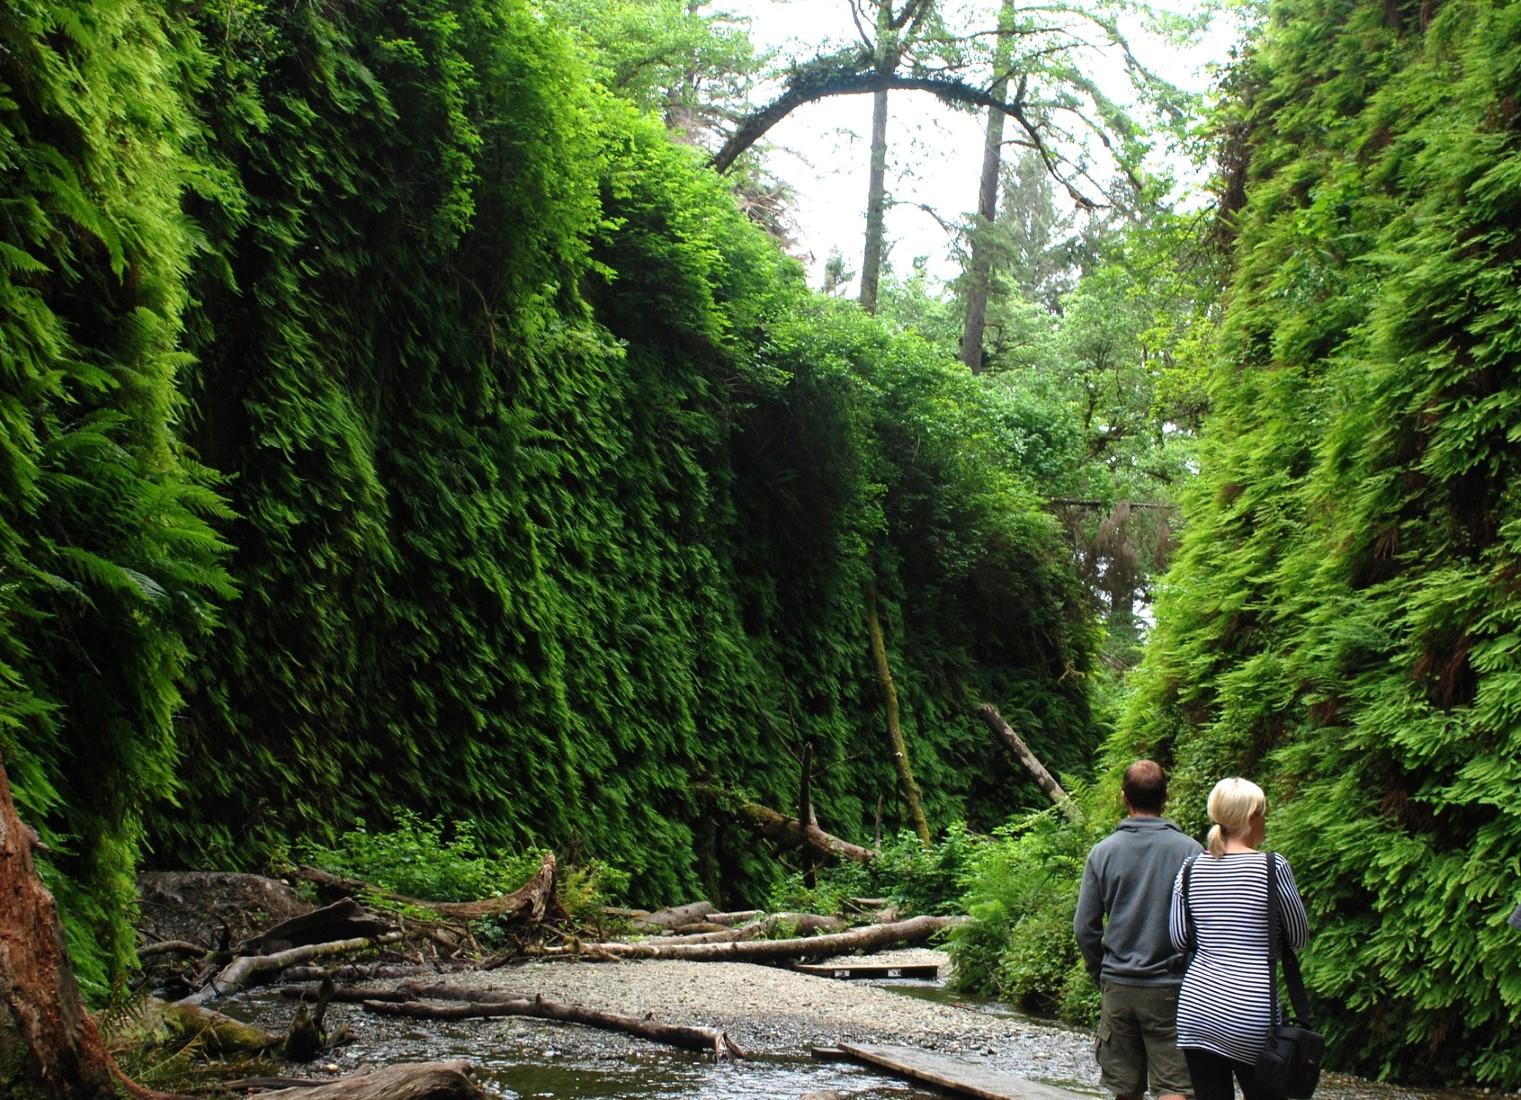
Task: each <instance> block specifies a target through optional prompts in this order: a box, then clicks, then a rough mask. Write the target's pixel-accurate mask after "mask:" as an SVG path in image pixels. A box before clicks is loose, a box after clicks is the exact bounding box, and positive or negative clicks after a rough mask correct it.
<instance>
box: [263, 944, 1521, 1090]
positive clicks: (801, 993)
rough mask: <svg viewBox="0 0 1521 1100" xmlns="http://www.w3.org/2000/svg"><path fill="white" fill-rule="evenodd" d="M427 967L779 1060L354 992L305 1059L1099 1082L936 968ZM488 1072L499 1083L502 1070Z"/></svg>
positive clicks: (272, 1020) (1083, 1086) (804, 1083)
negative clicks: (372, 1008) (365, 1004)
mask: <svg viewBox="0 0 1521 1100" xmlns="http://www.w3.org/2000/svg"><path fill="white" fill-rule="evenodd" d="M871 961H872V962H880V963H883V964H886V965H892V966H904V965H911V964H914V963H923V962H935V963H939V964H941V965H942V967H944V965H945V963H946V956H945V954H944V953H943V952H938V951H933V950H903V951H893V952H883V953H878V954H876V955H873V956H872V957H871ZM942 972H943V971H942ZM439 977H440V979H441V980H443V981H446V982H447V983H448V984H451V985H456V986H463V987H467V988H468V987H476V988H481V989H493V990H505V991H509V992H512V993H516V994H523V995H526V996H532V995H534V994H540V995H542V996H543V997H544V998H545V999H547V1000H554V1001H563V1002H567V1003H572V1004H580V1005H585V1006H587V1007H590V1008H595V1009H600V1010H603V1011H607V1012H614V1013H620V1014H623V1015H629V1016H644V1015H646V1014H652V1015H653V1016H654V1017H655V1018H656V1019H658V1020H659V1021H661V1022H662V1023H670V1024H689V1025H699V1026H706V1027H713V1028H719V1029H721V1030H723V1031H726V1032H727V1033H728V1034H729V1036H730V1038H732V1039H733V1040H734V1041H735V1042H736V1043H738V1044H739V1046H740V1047H741V1048H742V1049H743V1050H744V1051H745V1052H746V1054H747V1055H749V1056H750V1058H749V1059H747V1060H746V1061H745V1062H744V1063H738V1065H741V1066H759V1067H762V1069H761V1070H749V1069H746V1070H743V1071H742V1072H745V1073H755V1072H763V1071H764V1068H765V1067H766V1066H767V1064H768V1062H769V1063H774V1064H775V1065H786V1066H790V1067H792V1068H791V1069H790V1070H789V1071H788V1073H787V1074H785V1075H783V1076H781V1077H773V1078H770V1080H771V1081H772V1084H771V1085H769V1086H768V1085H765V1084H754V1083H752V1084H751V1085H749V1086H747V1087H746V1088H739V1087H736V1086H734V1085H732V1084H722V1083H715V1078H714V1077H712V1076H711V1075H712V1074H714V1073H715V1072H718V1073H719V1074H722V1073H723V1072H726V1071H723V1070H718V1071H715V1070H714V1069H713V1068H712V1067H711V1066H709V1067H708V1068H707V1070H706V1073H707V1074H708V1075H709V1076H702V1072H703V1071H702V1070H700V1069H699V1068H697V1067H699V1066H700V1065H701V1064H702V1063H703V1062H705V1061H706V1062H710V1061H711V1059H704V1058H703V1057H702V1056H700V1055H693V1054H690V1053H688V1052H673V1051H668V1050H663V1049H654V1048H653V1045H652V1044H650V1043H647V1042H644V1041H642V1040H639V1039H634V1038H632V1037H629V1036H625V1035H622V1034H619V1033H615V1032H607V1031H601V1030H597V1029H592V1028H587V1027H579V1026H572V1025H561V1024H554V1023H550V1022H546V1021H539V1020H528V1019H515V1018H508V1019H492V1020H479V1021H468V1022H448V1023H446V1022H442V1021H430V1020H393V1019H381V1018H378V1017H374V1016H370V1015H368V1014H365V1013H363V1012H362V1011H360V1010H358V1009H357V1007H354V1006H344V1005H335V1006H334V1007H333V1010H332V1011H333V1018H332V1019H331V1020H330V1023H333V1024H343V1025H346V1026H347V1027H348V1028H350V1029H351V1030H352V1031H353V1033H354V1037H355V1041H354V1042H353V1043H352V1044H350V1045H347V1046H342V1047H338V1048H336V1049H335V1050H333V1051H332V1052H331V1053H330V1054H329V1055H327V1056H326V1060H325V1061H324V1062H319V1063H318V1064H316V1065H314V1066H313V1067H311V1069H310V1070H309V1071H307V1072H310V1073H312V1075H314V1076H322V1075H324V1073H326V1074H333V1073H347V1072H351V1071H352V1070H353V1069H354V1068H355V1067H356V1066H359V1065H363V1064H376V1063H379V1062H386V1061H402V1060H414V1059H417V1060H421V1059H428V1058H443V1057H464V1058H468V1059H470V1060H471V1061H473V1062H476V1063H477V1064H482V1063H484V1064H485V1065H486V1066H487V1067H488V1068H489V1067H490V1066H491V1064H492V1060H493V1058H495V1059H497V1063H498V1064H499V1065H517V1066H519V1068H521V1066H522V1065H523V1064H524V1063H525V1062H530V1061H531V1062H537V1063H539V1064H544V1065H556V1066H562V1067H574V1068H576V1070H577V1071H578V1072H579V1073H580V1074H581V1077H582V1078H585V1077H587V1076H588V1074H590V1073H591V1072H592V1070H596V1071H597V1072H598V1073H600V1074H602V1075H603V1076H605V1077H607V1080H606V1081H603V1082H602V1083H601V1084H592V1085H588V1084H587V1083H586V1081H585V1080H580V1081H579V1083H577V1084H574V1085H571V1084H561V1085H557V1084H555V1083H554V1081H553V1080H547V1083H546V1080H541V1081H539V1082H538V1083H537V1084H535V1085H534V1086H533V1087H529V1086H525V1085H521V1084H517V1083H513V1084H511V1086H510V1087H505V1088H504V1095H507V1096H525V1097H526V1096H535V1097H580V1096H586V1097H592V1096H608V1097H611V1096H651V1097H657V1096H658V1097H665V1096H690V1097H730V1096H733V1097H750V1096H778V1097H789V1098H795V1097H800V1096H815V1097H820V1098H824V1097H840V1098H844V1097H851V1098H857V1097H861V1098H865V1097H878V1096H899V1097H919V1096H934V1095H944V1094H936V1093H933V1092H928V1093H925V1092H917V1091H914V1090H913V1089H912V1088H908V1087H906V1086H898V1087H895V1088H893V1089H883V1088H882V1087H881V1081H880V1079H878V1084H877V1086H876V1087H875V1089H874V1088H873V1087H869V1086H859V1084H858V1083H854V1082H853V1079H851V1078H848V1077H846V1078H841V1077H840V1074H841V1073H843V1072H844V1071H841V1070H835V1071H830V1070H828V1069H827V1068H825V1067H824V1065H823V1064H820V1068H819V1069H818V1070H817V1072H816V1073H815V1072H811V1071H810V1069H809V1067H808V1066H806V1065H799V1060H800V1059H807V1058H808V1057H809V1052H810V1051H811V1050H812V1049H813V1048H814V1047H827V1046H833V1045H834V1044H836V1043H840V1042H863V1043H889V1044H901V1045H910V1046H917V1047H922V1048H925V1049H928V1050H934V1051H938V1052H940V1053H943V1054H948V1055H954V1056H956V1057H961V1058H965V1059H967V1060H969V1061H974V1062H978V1063H981V1064H982V1065H984V1066H986V1067H987V1068H989V1069H994V1070H998V1071H1001V1072H1005V1073H1010V1074H1015V1075H1018V1076H1021V1077H1029V1078H1034V1079H1036V1080H1039V1081H1043V1082H1046V1083H1048V1084H1052V1085H1060V1086H1062V1087H1064V1088H1067V1089H1071V1090H1073V1091H1074V1092H1078V1093H1085V1094H1089V1095H1093V1096H1103V1095H1107V1094H1105V1093H1102V1092H1101V1090H1100V1089H1099V1087H1098V1069H1097V1067H1096V1066H1095V1064H1094V1061H1093V1053H1092V1049H1093V1039H1092V1035H1091V1033H1090V1032H1089V1031H1087V1030H1085V1029H1077V1028H1070V1027H1066V1026H1064V1025H1061V1024H1056V1023H1050V1022H1042V1021H1036V1020H1032V1019H1029V1018H1026V1017H1022V1016H1019V1015H1017V1014H1015V1013H1013V1012H1011V1011H1009V1010H1008V1009H1007V1008H1003V1007H1000V1006H997V1005H993V1004H976V1003H969V1002H964V1001H954V1000H953V999H952V998H951V997H950V995H948V994H946V993H945V991H944V990H943V988H942V987H941V985H940V983H936V982H929V981H911V980H901V979H900V980H892V981H888V982H863V981H858V980H840V979H834V978H825V977H818V976H814V975H809V974H801V973H797V972H794V971H791V970H785V969H782V968H778V967H768V966H758V965H753V964H749V963H716V962H685V961H669V960H625V961H621V962H579V961H562V960H557V961H535V962H528V963H523V964H521V965H517V966H509V967H504V968H502V969H499V970H493V971H475V972H459V973H451V974H446V975H440V976H439ZM376 984H377V986H389V985H391V984H394V983H389V982H379V983H376ZM289 1012H290V1002H288V1001H286V1002H284V1003H283V1004H282V1003H280V1001H279V999H278V998H275V997H273V996H271V995H269V994H267V993H266V994H262V995H260V996H259V997H257V998H255V999H254V1000H253V1001H252V1002H250V1003H248V1004H245V1006H244V1011H240V1012H238V1013H237V1014H238V1015H251V1016H252V1017H254V1018H255V1019H259V1020H260V1021H261V1022H262V1023H264V1024H265V1026H268V1027H272V1028H273V1027H279V1026H281V1022H280V1015H281V1014H282V1013H283V1014H284V1016H285V1018H287V1019H288V1016H289ZM640 1066H643V1067H645V1068H644V1072H645V1075H646V1076H649V1075H650V1074H654V1075H655V1076H659V1075H661V1074H665V1075H666V1076H670V1075H671V1074H673V1073H674V1074H676V1075H678V1076H679V1075H680V1074H682V1073H686V1072H688V1070H689V1069H690V1071H691V1073H693V1074H694V1075H695V1076H693V1078H692V1080H691V1081H689V1082H688V1083H686V1084H668V1085H667V1087H665V1088H664V1089H662V1090H654V1089H652V1090H649V1091H646V1090H645V1089H644V1087H643V1086H642V1084H637V1085H636V1084H635V1083H633V1082H634V1081H636V1078H634V1077H630V1078H627V1079H626V1083H624V1084H619V1082H618V1079H617V1078H616V1076H615V1074H616V1073H617V1072H620V1071H622V1072H625V1073H627V1072H631V1071H630V1070H629V1068H628V1067H640ZM673 1067H674V1068H673ZM504 1072H505V1071H504ZM727 1072H731V1073H733V1072H739V1071H727ZM851 1072H857V1071H851ZM506 1080H511V1079H510V1078H507V1079H506ZM734 1080H737V1078H735V1079H734ZM498 1087H503V1085H502V1083H501V1081H500V1080H499V1082H498ZM1316 1096H1317V1097H1319V1098H1323V1100H1434V1098H1448V1100H1480V1098H1486V1097H1487V1098H1490V1100H1500V1098H1505V1100H1511V1098H1521V1094H1518V1093H1510V1094H1504V1093H1497V1092H1488V1091H1483V1090H1469V1091H1458V1090H1453V1091H1445V1092H1438V1091H1429V1090H1416V1089H1405V1088H1398V1087H1395V1086H1390V1085H1383V1084H1378V1083H1373V1082H1367V1081H1362V1080H1359V1079H1357V1078H1351V1077H1346V1076H1343V1075H1340V1074H1326V1075H1325V1076H1324V1077H1323V1079H1322V1083H1321V1088H1320V1089H1319V1091H1318V1092H1317V1093H1316Z"/></svg>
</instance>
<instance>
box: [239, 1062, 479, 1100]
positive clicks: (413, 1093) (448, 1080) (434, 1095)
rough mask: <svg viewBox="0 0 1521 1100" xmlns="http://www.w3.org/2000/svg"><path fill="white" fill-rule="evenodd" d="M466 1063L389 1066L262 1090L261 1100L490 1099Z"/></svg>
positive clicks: (422, 1063) (420, 1063)
mask: <svg viewBox="0 0 1521 1100" xmlns="http://www.w3.org/2000/svg"><path fill="white" fill-rule="evenodd" d="M469 1070H470V1066H469V1064H468V1063H466V1062H418V1063H410V1064H404V1065H399V1066H386V1067H385V1068H384V1069H378V1070H376V1071H375V1072H373V1073H360V1074H355V1075H354V1076H353V1077H345V1078H343V1079H342V1080H341V1081H332V1082H330V1083H326V1084H318V1085H315V1086H313V1087H311V1088H305V1087H298V1088H284V1089H280V1090H278V1091H277V1092H261V1093H259V1094H258V1095H259V1097H260V1100H273V1098H275V1097H279V1098H281V1100H489V1098H488V1096H487V1094H486V1093H485V1092H484V1091H482V1089H481V1087H480V1086H479V1085H477V1084H476V1083H475V1082H474V1081H472V1080H471V1079H470V1074H469Z"/></svg>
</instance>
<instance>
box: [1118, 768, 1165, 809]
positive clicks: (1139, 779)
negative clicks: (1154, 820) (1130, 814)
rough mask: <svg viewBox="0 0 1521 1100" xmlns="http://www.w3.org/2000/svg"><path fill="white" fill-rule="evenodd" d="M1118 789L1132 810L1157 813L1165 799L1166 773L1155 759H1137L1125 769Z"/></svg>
mask: <svg viewBox="0 0 1521 1100" xmlns="http://www.w3.org/2000/svg"><path fill="white" fill-rule="evenodd" d="M1120 789H1121V790H1123V791H1124V792H1125V800H1126V801H1127V802H1129V803H1130V808H1131V809H1132V810H1140V811H1141V812H1142V813H1148V814H1159V813H1161V812H1162V805H1163V803H1165V802H1166V801H1167V773H1166V772H1164V771H1163V770H1162V765H1161V764H1158V763H1157V762H1156V761H1155V760H1137V761H1136V762H1135V763H1134V764H1132V765H1130V767H1128V768H1126V769H1125V779H1124V782H1123V783H1122V784H1121V788H1120Z"/></svg>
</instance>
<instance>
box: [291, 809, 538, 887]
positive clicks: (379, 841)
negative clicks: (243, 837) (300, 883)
mask: <svg viewBox="0 0 1521 1100" xmlns="http://www.w3.org/2000/svg"><path fill="white" fill-rule="evenodd" d="M446 831H447V833H448V836H447V838H446V837H445V832H446ZM301 858H302V861H303V862H306V863H310V864H311V865H312V866H314V867H320V868H322V869H323V870H324V871H331V872H333V873H334V874H339V875H345V876H348V877H350V878H357V879H360V880H361V881H364V882H367V883H369V884H370V885H371V886H377V887H379V888H380V889H382V890H389V891H390V892H392V893H396V894H405V895H406V896H407V897H411V898H418V899H420V900H422V901H469V900H474V899H476V898H489V897H496V896H498V895H501V894H508V893H511V892H512V891H513V890H516V889H517V888H518V887H519V886H521V885H523V883H525V882H527V881H528V879H529V878H530V877H531V876H532V875H533V873H534V871H536V870H537V869H538V866H539V860H540V858H541V853H539V852H524V853H519V854H517V855H504V854H503V853H500V852H494V851H488V850H487V849H486V847H485V846H484V845H483V844H482V843H481V839H480V837H479V836H477V835H476V829H475V827H474V826H473V825H472V824H471V823H470V822H468V821H462V822H454V823H453V824H451V825H450V826H449V827H448V828H447V830H446V829H445V826H444V823H443V821H442V820H441V819H440V818H434V819H433V820H432V821H424V820H422V819H421V818H420V817H418V816H417V815H416V814H414V813H410V812H407V811H403V812H401V813H399V814H398V815H397V817H396V825H395V827H394V828H392V829H387V830H385V831H382V832H373V831H371V830H370V829H368V828H366V827H365V823H364V822H363V821H359V822H355V824H354V827H353V828H351V829H346V830H345V831H344V832H342V833H340V834H339V836H338V839H337V841H336V842H335V843H333V844H332V845H323V844H310V843H309V844H305V845H303V846H302V851H301Z"/></svg>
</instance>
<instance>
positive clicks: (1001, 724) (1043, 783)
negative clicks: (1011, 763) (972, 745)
mask: <svg viewBox="0 0 1521 1100" xmlns="http://www.w3.org/2000/svg"><path fill="white" fill-rule="evenodd" d="M977 713H978V714H979V715H981V716H982V720H983V721H984V722H986V723H987V724H988V728H989V729H991V730H992V731H993V732H994V733H995V734H997V735H998V737H999V738H1001V739H1002V741H1003V743H1004V744H1005V745H1007V746H1008V748H1009V751H1010V752H1012V753H1013V754H1014V759H1016V760H1018V761H1019V762H1020V764H1022V765H1024V769H1025V771H1027V772H1029V773H1030V775H1031V777H1032V778H1033V779H1034V780H1035V782H1036V784H1037V785H1038V786H1039V787H1040V789H1041V790H1043V791H1045V792H1046V795H1047V797H1049V798H1050V799H1051V801H1052V802H1053V803H1055V805H1056V807H1057V809H1059V810H1061V812H1062V813H1064V814H1066V815H1067V820H1069V821H1079V820H1081V819H1082V814H1080V813H1079V812H1078V809H1077V805H1076V804H1075V803H1074V802H1073V801H1072V799H1071V797H1070V796H1069V795H1068V794H1067V792H1066V791H1064V790H1062V787H1061V784H1060V783H1058V782H1057V781H1056V779H1055V777H1054V776H1052V774H1051V773H1050V772H1048V771H1047V770H1046V766H1045V765H1044V764H1042V763H1041V762H1040V759H1039V758H1038V757H1037V756H1036V755H1035V754H1034V753H1033V752H1031V751H1030V746H1029V745H1026V744H1025V742H1024V739H1023V738H1021V737H1020V736H1019V734H1017V733H1015V732H1014V727H1013V726H1011V725H1009V723H1007V722H1005V721H1004V718H1003V715H1001V714H999V713H998V708H997V707H995V706H994V705H993V704H992V703H983V704H982V706H980V707H978V708H977Z"/></svg>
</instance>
